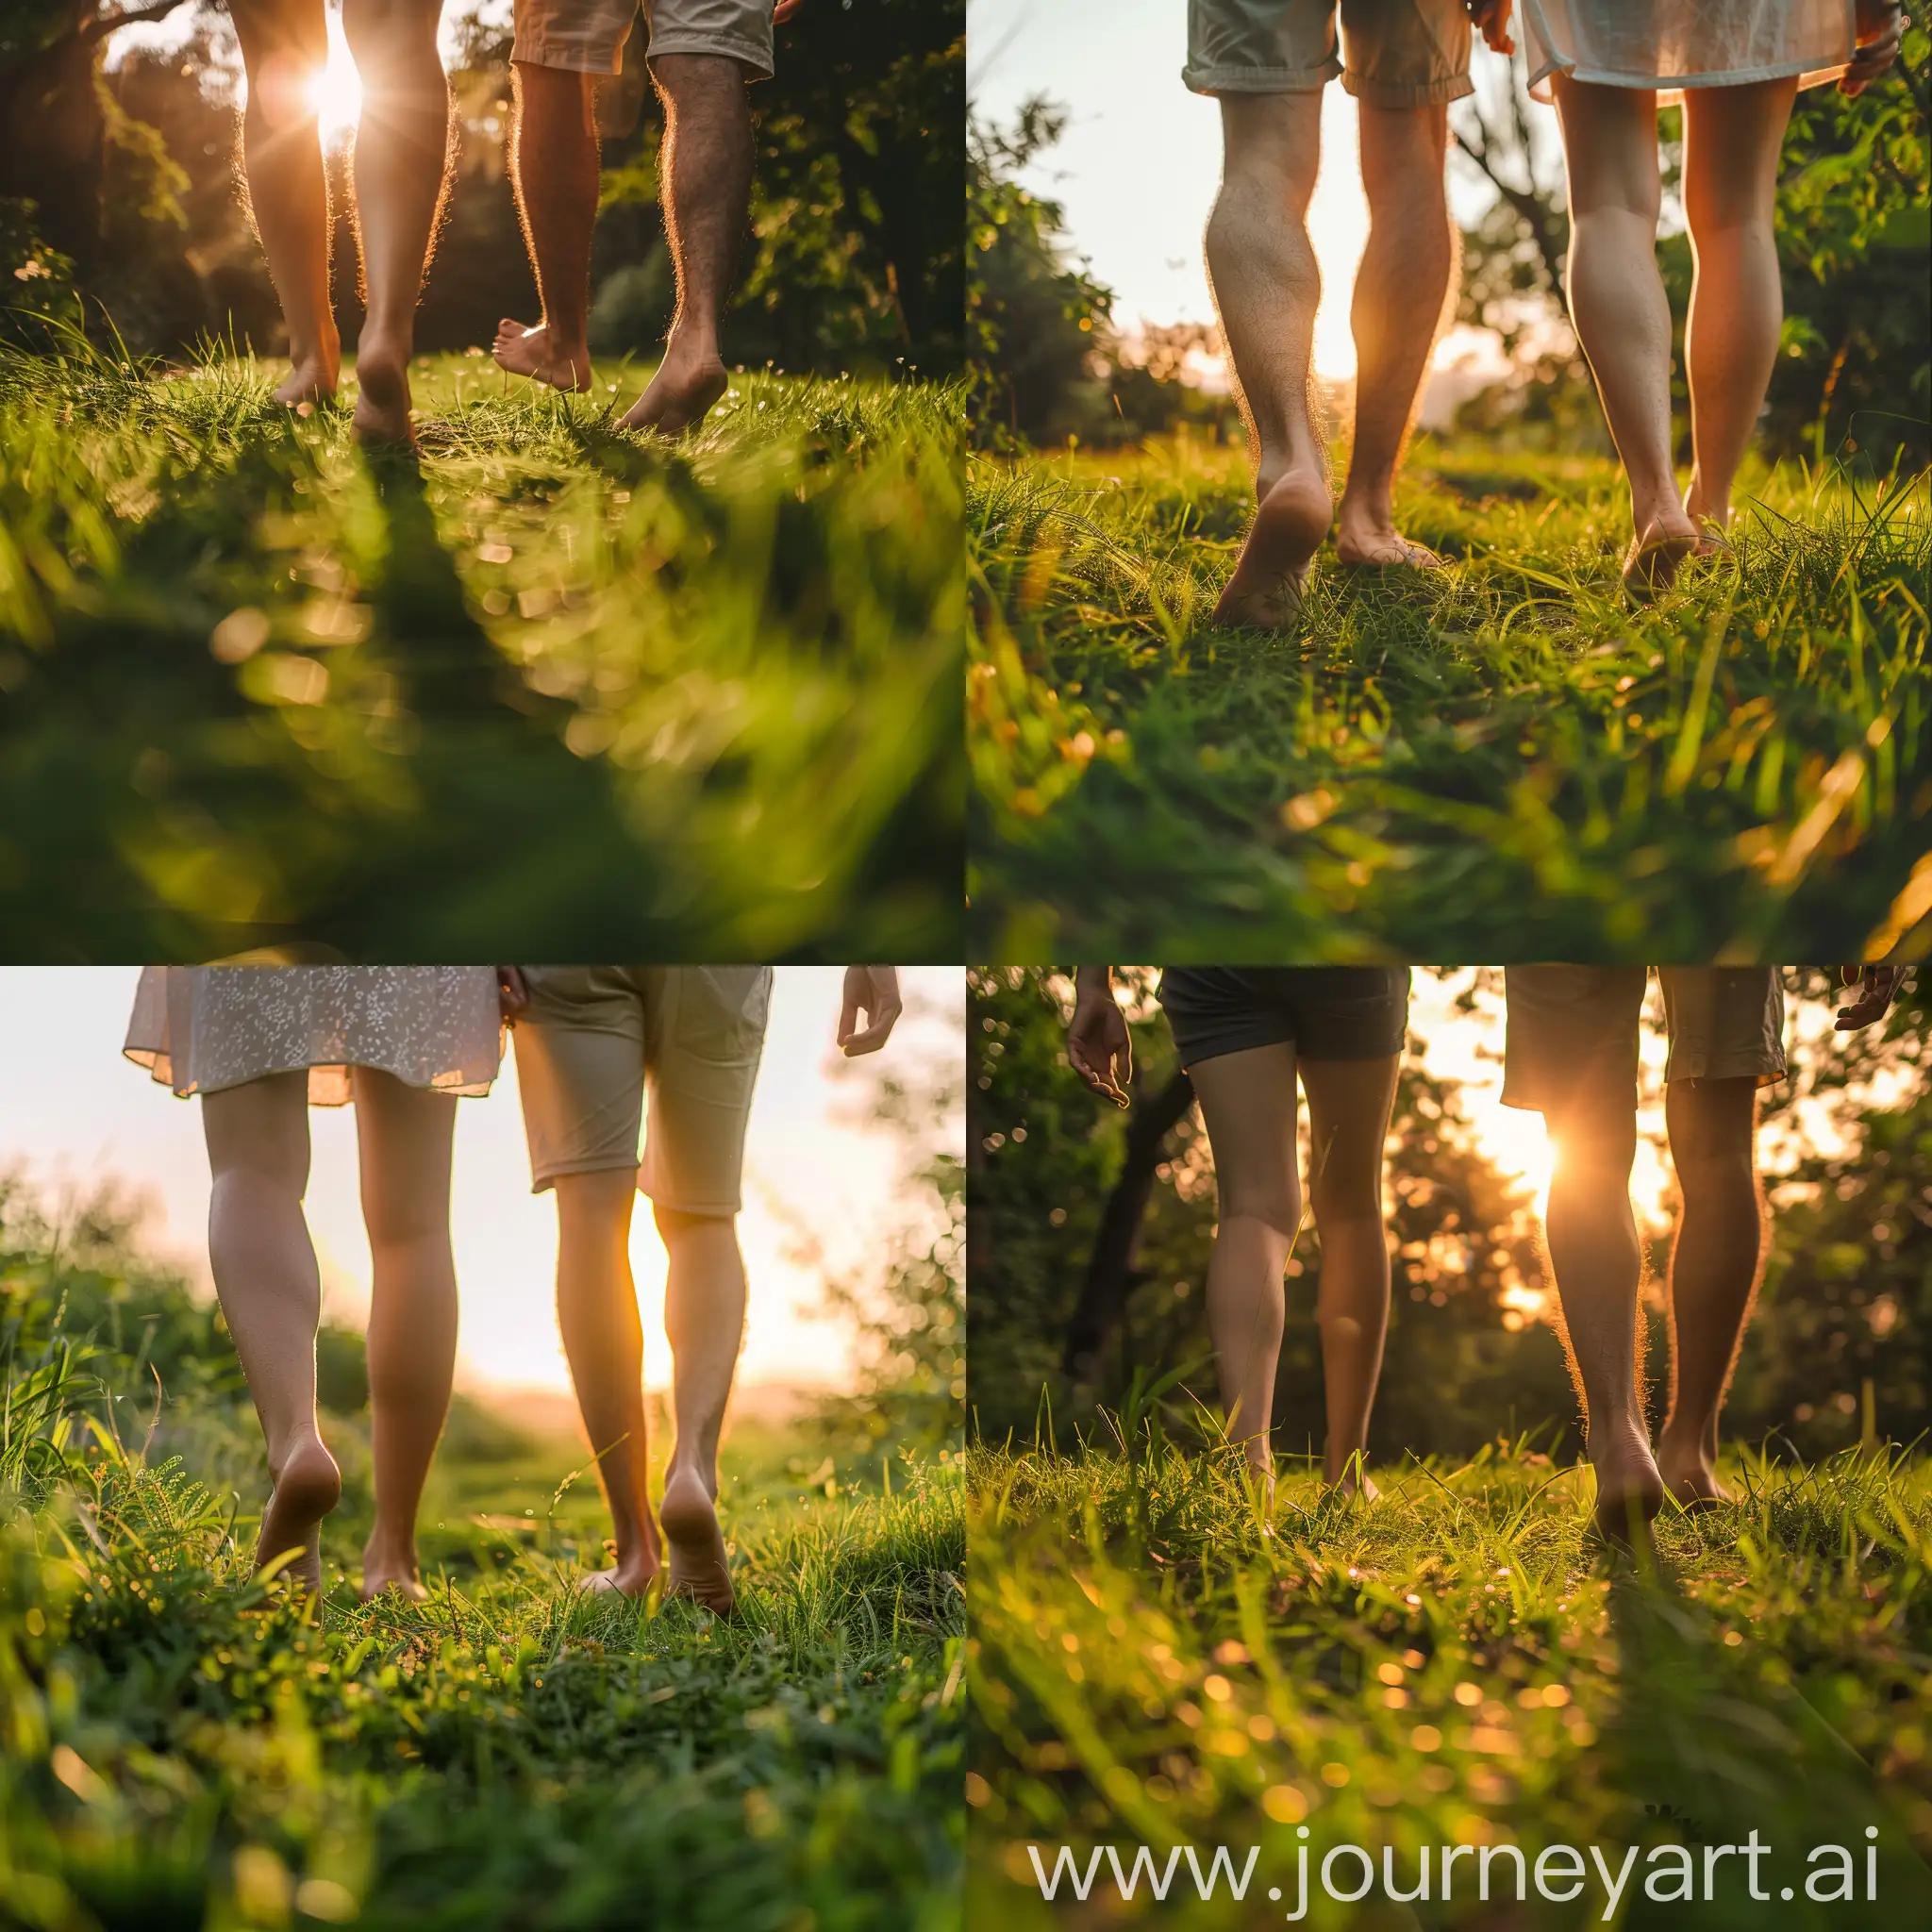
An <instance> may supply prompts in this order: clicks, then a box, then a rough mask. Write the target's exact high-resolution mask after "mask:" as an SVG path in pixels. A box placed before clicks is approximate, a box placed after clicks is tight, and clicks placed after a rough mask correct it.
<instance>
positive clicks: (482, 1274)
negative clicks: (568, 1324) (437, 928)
mask: <svg viewBox="0 0 1932 1932" xmlns="http://www.w3.org/2000/svg"><path fill="white" fill-rule="evenodd" d="M137 973H138V969H136V968H133V967H118V966H111V967H110V966H94V967H5V968H0V1008H4V1010H6V1011H8V1012H9V1013H11V1014H13V1015H15V1016H16V1019H17V1020H18V1019H21V1018H22V1017H23V1016H25V1017H28V1018H30V1024H19V1025H17V1026H16V1027H15V1029H14V1038H13V1040H12V1041H11V1042H10V1045H9V1050H8V1069H7V1074H6V1077H5V1079H4V1080H0V1170H6V1169H11V1168H22V1169H25V1172H26V1174H28V1175H29V1177H30V1178H31V1179H33V1180H34V1181H35V1182H37V1183H38V1184H39V1185H40V1186H41V1187H42V1189H43V1190H51V1191H55V1192H56V1193H57V1194H58V1192H59V1191H64V1190H81V1191H85V1190H87V1189H89V1188H91V1187H92V1185H93V1184H94V1183H95V1182H97V1181H98V1180H100V1179H102V1178H103V1177H105V1176H108V1175H114V1176H117V1177H119V1178H120V1179H121V1180H122V1181H124V1182H125V1183H127V1184H128V1185H129V1186H131V1187H132V1188H133V1189H135V1190H136V1191H138V1192H139V1194H140V1195H141V1196H142V1200H143V1203H144V1206H145V1210H146V1222H145V1231H146V1234H147V1238H148V1240H149V1241H150V1244H151V1246H152V1247H153V1248H154V1249H155V1250H156V1251H158V1252H159V1253H161V1254H164V1255H166V1256H167V1257H169V1258H171V1259H173V1260H175V1261H177V1262H178V1263H179V1264H180V1265H181V1266H182V1267H183V1268H184V1269H186V1270H187V1271H188V1273H189V1274H191V1275H192V1278H194V1279H195V1280H196V1281H197V1282H199V1283H202V1284H204V1285H206V1284H207V1282H208V1265H207V1251H206V1245H205V1230H206V1225H207V1217H208V1158H207V1155H206V1152H205V1151H204V1147H203V1143H202V1134H201V1119H200V1106H199V1103H198V1102H195V1101H192V1100H177V1099H175V1097H174V1095H173V1094H172V1093H170V1092H169V1091H168V1090H167V1089H166V1088H165V1087H161V1086H158V1085H157V1084H156V1083H155V1082H154V1081H153V1080H152V1079H151V1078H150V1076H149V1075H148V1074H147V1073H146V1071H145V1070H144V1069H143V1068H141V1067H137V1066H136V1065H134V1064H133V1062H131V1061H129V1060H127V1059H125V1058H123V1057H122V1054H121V1045H122V1041H123V1040H124V1038H125V1033H126V1026H127V1014H128V1009H129V1008H130V1006H131V1005H132V1002H133V997H134V985H135V979H136V977H137ZM900 981H901V985H902V987H903V989H904V991H905V992H906V995H907V1002H908V1013H907V1017H906V1019H905V1020H904V1021H902V1023H901V1024H900V1026H899V1028H898V1030H897V1031H896V1032H895V1033H894V1034H893V1036H892V1038H891V1041H889V1042H888V1043H887V1046H886V1049H885V1051H884V1052H883V1053H882V1054H880V1055H877V1056H875V1057H872V1058H866V1059H860V1060H854V1061H845V1060H843V1059H841V1058H840V1056H839V1055H838V1053H837V1051H836V1049H835V1048H834V1046H833V1044H832V1036H833V1030H834V1027H835V1024H836V1022H837V1019H838V1010H839V990H840V970H839V969H838V968H837V967H809V966H781V967H780V968H778V970H777V976H776V982H775V985H774V990H773V998H772V1015H771V1025H770V1029H769V1032H768V1034H767V1037H766V1043H765V1054H764V1060H763V1064H762V1068H761V1071H760V1073H759V1076H758V1092H757V1097H756V1099H755V1101H754V1103H753V1107H752V1118H751V1129H750V1135H749V1140H748V1143H747V1152H746V1161H745V1211H744V1213H743V1214H742V1216H741V1219H740V1235H741V1241H742V1244H743V1247H744V1253H745V1262H746V1266H747V1269H748V1272H749V1275H750V1284H751V1286H750V1302H749V1307H748V1310H747V1317H746V1341H745V1348H744V1354H743V1357H742V1358H741V1367H740V1373H741V1378H742V1380H744V1381H745V1382H748V1383H749V1382H764V1383H774V1384H781V1385H790V1386H795V1387H823V1386H832V1385H837V1384H839V1383H841V1382H842V1381H843V1380H845V1379H846V1378H847V1377H848V1376H849V1374H850V1373H851V1361H852V1342H853V1338H852V1336H851V1334H850V1333H849V1332H848V1331H847V1330H846V1329H845V1328H844V1327H843V1326H841V1324H837V1323H834V1322H831V1321H824V1320H815V1319H813V1317H812V1309H813V1307H814V1306H815V1305H816V1304H817V1303H818V1301H819V1299H820V1296H819V1291H818V1284H817V1282H816V1280H815V1279H813V1278H812V1277H811V1276H809V1275H808V1274H806V1273H805V1272H803V1271H802V1270H801V1268H800V1267H799V1265H798V1264H797V1263H796V1262H795V1261H794V1260H792V1259H791V1258H789V1256H790V1251H791V1249H792V1248H793V1247H794V1246H795V1245H796V1242H797V1239H798V1233H799V1231H800V1230H801V1229H804V1230H808V1232H809V1233H810V1234H812V1235H813V1236H816V1237H817V1239H818V1240H819V1241H821V1242H822V1243H823V1245H824V1250H825V1254H826V1257H827V1261H828V1263H829V1264H831V1265H832V1266H834V1267H840V1266H847V1267H852V1268H862V1267H863V1266H864V1265H865V1263H866V1262H867V1260H868V1259H869V1258H870V1257H872V1256H874V1255H875V1254H876V1253H877V1251H878V1249H879V1247H880V1245H881V1243H882V1242H883V1241H885V1240H886V1239H887V1238H888V1236H889V1235H890V1233H891V1230H893V1229H894V1228H895V1227H897V1226H898V1225H900V1224H901V1222H902V1220H903V1219H904V1217H905V1215H906V1213H907V1212H908V1205H907V1201H906V1197H905V1194H904V1192H903V1190H902V1175H901V1172H900V1169H901V1149H900V1146H899V1144H898V1142H897V1141H896V1140H895V1139H893V1138H892V1137H891V1135H889V1134H885V1133H881V1132H879V1131H878V1130H876V1129H874V1128H873V1127H872V1126H871V1125H870V1124H869V1123H868V1121H867V1119H866V1115H867V1114H868V1113H869V1111H870V1102H871V1100H872V1097H873V1096H874V1094H875V1092H876V1091H877V1082H878V1080H879V1078H880V1077H881V1076H882V1075H888V1074H894V1073H897V1074H901V1075H904V1074H908V1072H909V1071H910V1070H911V1068H912V1067H913V1066H914V1065H915V1064H917V1063H920V1062H922V1061H926V1060H928V1059H930V1060H933V1061H943V1062H944V1063H945V1064H946V1065H948V1066H949V1067H957V1066H958V1064H959V1063H960V1061H961V1059H962V1058H963V1053H964V1046H963V1041H964V1034H963V1027H964V1002H965V981H964V974H962V973H961V972H960V970H959V969H958V968H957V967H907V968H903V969H902V970H901V973H900ZM309 1118H310V1125H311V1138H312V1141H313V1149H314V1153H313V1167H312V1174H311V1179H310V1183H309V1190H308V1220H309V1225H310V1227H311V1229H312V1231H313V1235H314V1240H315V1245H316V1252H317V1255H318V1257H319V1259H320V1261H321V1265H322V1275H323V1283H324V1297H325V1308H326V1310H327V1312H328V1313H329V1314H330V1315H332V1316H334V1317H336V1318H337V1319H340V1320H343V1321H347V1322H350V1323H352V1324H354V1325H357V1326H360V1325H361V1324H362V1322H363V1321H364V1320H365V1319H366V1314H367V1309H368V1300H369V1248H368V1242H367V1241H366V1239H365V1237H364V1235H363V1232H362V1223H361V1214H360V1210H359V1208H358V1203H357V1189H356V1141H355V1131H356V1129H355V1119H354V1109H353V1108H311V1109H310V1116H309ZM964 1131H965V1130H964V1126H963V1124H957V1125H956V1126H955V1127H954V1128H953V1129H952V1133H953V1135H954V1137H955V1138H956V1139H958V1140H959V1141H960V1144H962V1145H963V1135H964ZM451 1219H452V1224H453V1230H454V1237H455V1246H456V1258H457V1279H458V1287H459V1290H460V1293H461V1299H462V1335H461V1342H460V1355H459V1367H458V1376H459V1380H460V1381H461V1382H462V1383H463V1384H464V1386H467V1387H469V1388H472V1389H475V1390H489V1389H491V1388H496V1389H538V1390H544V1391H560V1390H564V1389H567V1388H568V1387H569V1377H568V1372H567V1369H566V1367H565V1363H564V1357H563V1350H562V1347H561V1344H560V1343H559V1341H558V1336H557V1322H556V1315H555V1311H554V1308H553V1306H552V1279H553V1268H554V1265H555V1260H556V1252H557V1249H556V1220H555V1211H554V1209H553V1208H552V1206H551V1202H550V1198H549V1196H547V1195H533V1194H532V1193H531V1192H530V1174H529V1164H528V1158H527V1154H526V1151H525V1141H524V1131H523V1120H522V1115H521V1113H520V1111H519V1108H518V1105H517V1090H516V1067H515V1061H514V1058H513V1057H512V1056H509V1055H506V1057H505V1059H504V1063H503V1073H502V1075H501V1077H500V1078H499V1079H498V1081H497V1084H496V1087H495V1089H494V1091H492V1092H491V1096H490V1097H489V1098H488V1099H487V1100H459V1101H458V1103H457V1142H456V1164H455V1185H454V1198H453V1201H452V1213H451ZM631 1258H632V1265H633V1267H634V1269H635V1272H636V1274H637V1278H638V1287H639V1292H640V1299H641V1304H642V1307H643V1314H644V1330H645V1375H646V1380H647V1381H648V1382H649V1383H650V1384H651V1385H652V1386H653V1387H654V1388H661V1387H662V1386H664V1385H665V1384H666V1383H667V1382H668V1380H669V1368H670V1355H669V1349H668V1346H667V1344H666V1343H665V1341H664V1339H663V1304H664V1264H663V1251H662V1249H661V1248H660V1247H659V1245H658V1240H657V1236H656V1233H655V1231H654V1229H653V1227H652V1224H651V1219H650V1216H649V1214H648V1213H641V1214H640V1215H638V1217H637V1218H636V1221H635V1224H634V1230H633V1234H632V1240H631Z"/></svg>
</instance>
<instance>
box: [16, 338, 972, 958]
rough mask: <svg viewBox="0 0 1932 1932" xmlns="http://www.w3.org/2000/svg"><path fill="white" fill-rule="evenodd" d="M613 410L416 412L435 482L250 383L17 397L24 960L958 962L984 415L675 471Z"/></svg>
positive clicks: (457, 384) (905, 391) (754, 436)
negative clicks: (977, 463)
mask: <svg viewBox="0 0 1932 1932" xmlns="http://www.w3.org/2000/svg"><path fill="white" fill-rule="evenodd" d="M599 374H600V389H599V391H598V392H597V393H596V394H595V395H594V396H588V397H582V398H573V397H563V396H559V395H558V394H556V393H554V392H551V391H544V390H541V389H538V388H536V387H534V386H529V385H515V384H513V383H512V381H511V380H510V379H509V378H507V377H503V376H501V375H498V374H497V373H496V372H495V371H494V370H493V369H490V368H487V367H484V366H478V365H475V364H473V363H471V362H468V361H465V360H462V359H453V360H450V361H448V362H445V363H442V364H441V365H437V366H434V367H432V368H430V369H427V370H425V371H424V372H423V373H422V375H421V378H420V381H419V389H418V401H419V415H420V416H421V418H422V419H423V421H422V426H423V429H424V440H425V450H426V454H425V458H424V459H423V461H422V462H421V463H420V465H419V464H415V463H411V462H408V461H397V460H383V459H371V458H367V457H365V456H364V455H363V454H362V453H360V452H359V451H358V447H357V445H356V443H355V441H354V440H353V438H352V437H351V435H350V432H349V427H348V424H347V422H346V420H345V417H344V416H343V415H342V414H341V413H339V412H337V411H334V410H324V411H323V412H321V413H320V414H319V415H316V416H314V417H312V418H309V419H306V420H305V419H300V418H297V417H295V416H294V415H291V413H290V412H289V411H288V410H286V409H284V408H281V407H280V406H278V405H276V404H275V403H274V402H273V401H272V400H271V398H270V395H269V389H268V382H267V379H266V377H265V376H264V375H262V373H261V372H259V371H258V369H257V368H256V367H255V366H254V365H253V364H252V363H247V362H242V363H237V362H233V361H226V360H221V359H215V360H210V361H208V362H207V363H205V364H203V365H201V366H200V367H198V368H197V369H196V370H195V371H193V372H192V373H190V374H187V375H178V376H170V375H160V374H154V373H149V372H147V371H144V370H142V369H140V368H136V367H129V366H126V365H125V364H122V363H116V362H109V361H107V360H105V359H99V358H88V357H84V356H74V357H71V358H68V359H66V360H63V361H60V362H50V361H47V360H44V359H40V358H13V359H11V360H7V361H4V362H0V824H4V825H5V826H6V831H5V832H4V833H0V928H4V930H5V932H6V936H7V937H6V940H5V942H4V943H5V947H6V949H7V950H8V953H10V954H11V955H12V956H13V957H16V958H26V957H30V958H88V957H92V958H143V959H164V958H208V957H220V956H223V955H225V954H227V953H231V952H234V951H237V950H240V949H242V948H244V947H246V946H248V945H252V944H256V943H259V942H261V941H264V940H267V939H269V938H270V937H271V936H275V937H276V938H280V939H285V940H286V939H292V938H301V939H305V940H311V941H323V942H326V943H329V944H332V945H334V946H336V947H338V948H340V950H341V951H342V952H343V953H344V954H346V955H348V956H350V957H362V956H366V955H368V954H370V953H372V952H379V953H380V954H381V955H382V956H383V957H385V958H476V957H488V956H490V955H491V952H492V951H493V949H494V948H495V946H496V945H497V943H498V941H500V939H501V936H502V935H503V933H504V932H505V931H507V930H518V931H541V932H542V933H543V934H544V935H545V943H546V945H548V946H549V947H550V948H551V949H552V950H553V951H554V952H556V953H557V954H558V955H559V956H569V957H576V958H675V957H687V958H697V957H703V958H774V957H782V956H792V957H798V956H810V957H826V956H832V957H838V958H854V957H884V958H907V957H917V956H921V955H926V956H930V957H944V956H945V955H947V954H948V953H952V952H954V951H955V949H956V948H957V946H958V919H959V914H958V850H959V839H960V828H959V821H960V813H961V809H962V806H961V798H960V792H961V789H962V788H961V782H960V750H959V744H960V728H959V705H960V686H959V673H958V664H959V644H958V639H959V630H960V620H961V581H960V578H961V570H960V540H959V505H958V490H959V479H958V404H957V399H956V393H955V391H952V390H948V389H943V388H934V387H930V386H925V387H922V386H920V385H917V384H910V383H904V384H899V385H895V386H885V385H873V384H863V383H858V382H853V381H839V382H817V381H809V382H807V381H796V380H790V379H786V378H780V377H774V376H769V375H759V376H750V377H743V378H741V379H740V380H739V381H738V382H737V384H736V385H735V386H734V389H733V391H732V392H731V394H730V395H729V396H728V397H727V398H726V400H725V401H724V403H723V404H722V405H721V406H720V408H718V410H717V411H715V412H714V414H713V416H712V417H711V419H709V421H708V423H707V425H706V426H705V429H704V431H703V433H702V434H701V435H700V436H698V437H696V438H694V439H692V440H690V441H686V442H684V443H681V444H679V445H677V446H675V447H673V446H671V445H669V444H667V443H666V442H664V441H662V440H661V439H657V438H648V437H639V436H633V435H630V434H627V433H625V432H624V431H623V430H621V429H620V428H619V427H618V426H617V424H616V422H615V420H614V418H613V415H612V391H615V390H616V389H617V387H618V382H617V378H618V376H619V375H620V372H618V371H614V370H608V369H607V370H603V371H600V372H599ZM224 626H225V628H224ZM55 797H58V798H59V799H60V800H61V802H62V803H61V809H60V810H59V811H58V812H49V811H47V810H45V809H44V804H45V801H46V800H48V799H50V798H55ZM251 935H254V937H250V936H251Z"/></svg>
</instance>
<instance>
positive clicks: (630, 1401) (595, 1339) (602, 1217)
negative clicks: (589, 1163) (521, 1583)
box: [556, 1167, 658, 1596]
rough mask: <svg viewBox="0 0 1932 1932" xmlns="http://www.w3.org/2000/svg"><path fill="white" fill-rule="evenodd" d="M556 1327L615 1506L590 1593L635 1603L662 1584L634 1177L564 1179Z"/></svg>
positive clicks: (625, 1172)
mask: <svg viewBox="0 0 1932 1932" xmlns="http://www.w3.org/2000/svg"><path fill="white" fill-rule="evenodd" d="M556 1187H557V1230H558V1241H557V1317H558V1324H560V1326H561V1327H562V1330H563V1351H564V1354H565V1355H566V1356H567V1357H569V1358H570V1376H571V1381H572V1383H573V1385H574V1386H575V1389H576V1392H577V1407H578V1408H579V1409H580V1410H581V1411H582V1413H583V1418H584V1429H585V1432H586V1433H587V1434H588V1435H589V1437H590V1439H591V1453H592V1454H593V1455H594V1456H595V1457H596V1458H597V1478H598V1480H599V1481H600V1482H601V1483H602V1484H603V1486H604V1500H605V1501H606V1502H607V1503H608V1505H609V1506H610V1522H611V1528H612V1531H613V1533H614V1536H615V1539H616V1542H617V1565H616V1568H615V1569H612V1570H606V1571H601V1572H600V1573H599V1574H597V1575H595V1576H593V1577H592V1578H591V1587H592V1588H594V1589H603V1590H618V1591H624V1593H625V1595H627V1596H636V1595H640V1594H641V1593H642V1591H644V1590H645V1589H646V1588H647V1587H648V1586H649V1584H650V1581H651V1579H652V1577H654V1576H655V1575H657V1574H658V1529H657V1525H656V1524H654V1523H653V1522H652V1521H651V1504H650V1487H649V1481H648V1478H649V1474H650V1468H649V1458H648V1457H647V1455H646V1447H647V1444H646V1438H645V1420H644V1329H643V1324H642V1322H641V1321H640V1320H639V1318H638V1296H637V1285H636V1283H635V1282H634V1281H633V1280H632V1279H631V1272H630V1217H631V1208H632V1204H633V1203H634V1202H635V1201H636V1199H637V1170H636V1169H635V1168H634V1167H625V1168H614V1169H607V1170H604V1171H603V1172H600V1173H592V1174H558V1177H557V1182H556Z"/></svg>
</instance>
